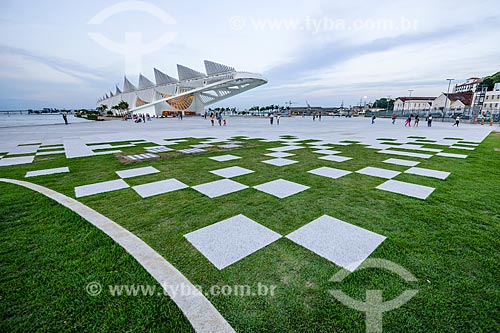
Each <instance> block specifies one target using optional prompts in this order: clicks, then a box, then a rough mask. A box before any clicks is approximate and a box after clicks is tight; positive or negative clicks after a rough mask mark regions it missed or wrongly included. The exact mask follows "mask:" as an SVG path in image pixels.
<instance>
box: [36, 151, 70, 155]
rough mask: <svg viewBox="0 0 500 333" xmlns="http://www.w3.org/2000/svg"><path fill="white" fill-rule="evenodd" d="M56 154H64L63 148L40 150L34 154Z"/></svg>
mask: <svg viewBox="0 0 500 333" xmlns="http://www.w3.org/2000/svg"><path fill="white" fill-rule="evenodd" d="M57 154H64V150H57V151H40V152H38V153H36V154H35V156H46V155H57Z"/></svg>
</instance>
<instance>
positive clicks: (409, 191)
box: [376, 179, 435, 199]
mask: <svg viewBox="0 0 500 333" xmlns="http://www.w3.org/2000/svg"><path fill="white" fill-rule="evenodd" d="M376 188H377V189H379V190H384V191H388V192H392V193H399V194H403V195H406V196H409V197H413V198H418V199H427V197H428V196H429V195H431V193H432V192H434V190H435V188H433V187H429V186H423V185H417V184H412V183H406V182H401V181H398V180H392V179H391V180H388V181H386V182H385V183H383V184H381V185H379V186H377V187H376Z"/></svg>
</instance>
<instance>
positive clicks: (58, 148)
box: [38, 145, 64, 153]
mask: <svg viewBox="0 0 500 333" xmlns="http://www.w3.org/2000/svg"><path fill="white" fill-rule="evenodd" d="M56 149H57V150H60V151H61V152H62V153H63V152H64V147H63V146H62V145H60V146H49V147H42V146H40V148H38V151H41V150H56Z"/></svg>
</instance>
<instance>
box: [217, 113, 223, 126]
mask: <svg viewBox="0 0 500 333" xmlns="http://www.w3.org/2000/svg"><path fill="white" fill-rule="evenodd" d="M217 122H218V123H219V126H222V112H219V115H218V116H217Z"/></svg>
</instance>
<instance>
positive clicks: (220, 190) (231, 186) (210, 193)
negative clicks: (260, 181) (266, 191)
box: [192, 179, 248, 198]
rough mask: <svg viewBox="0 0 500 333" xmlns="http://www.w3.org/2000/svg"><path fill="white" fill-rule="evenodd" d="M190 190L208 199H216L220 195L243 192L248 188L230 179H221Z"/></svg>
mask: <svg viewBox="0 0 500 333" xmlns="http://www.w3.org/2000/svg"><path fill="white" fill-rule="evenodd" d="M192 188H193V189H194V190H196V191H198V192H200V193H202V194H204V195H206V196H207V197H209V198H216V197H220V196H221V195H225V194H229V193H233V192H237V191H241V190H244V189H246V188H248V186H246V185H243V184H240V183H238V182H235V181H234V180H231V179H221V180H216V181H213V182H209V183H205V184H201V185H196V186H193V187H192Z"/></svg>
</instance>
